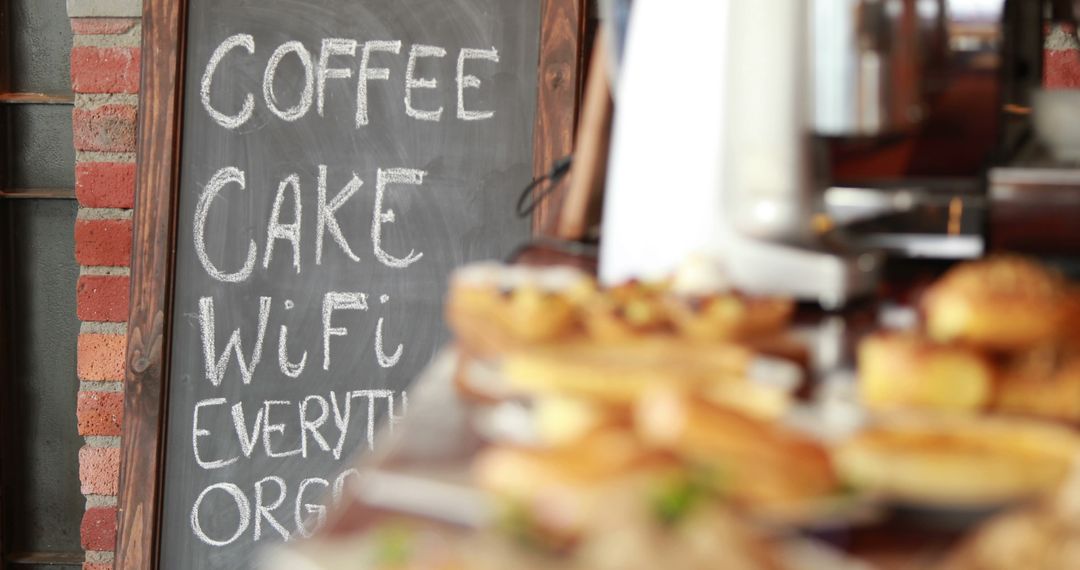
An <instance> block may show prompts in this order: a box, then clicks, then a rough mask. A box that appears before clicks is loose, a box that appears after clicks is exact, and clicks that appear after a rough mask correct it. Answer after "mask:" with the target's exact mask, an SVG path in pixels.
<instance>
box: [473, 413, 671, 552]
mask: <svg viewBox="0 0 1080 570" xmlns="http://www.w3.org/2000/svg"><path fill="white" fill-rule="evenodd" d="M677 468H678V465H677V463H675V462H674V461H673V460H672V459H671V458H669V457H667V456H665V455H664V454H661V453H658V452H655V451H651V450H648V449H646V448H645V447H643V446H642V445H641V443H640V442H639V441H637V439H636V438H635V437H634V436H633V434H632V433H631V432H628V431H625V430H606V431H601V432H597V433H592V434H590V435H588V436H586V437H584V438H581V439H579V440H577V441H575V442H573V443H571V444H570V445H566V446H562V447H556V448H544V449H530V448H515V447H509V446H503V447H492V448H489V449H487V450H485V451H483V452H481V454H480V455H479V456H478V457H477V459H476V461H475V462H474V463H473V472H474V477H475V480H476V483H477V485H478V486H479V487H480V488H482V489H484V490H486V491H488V492H490V493H492V494H493V495H494V496H495V497H497V498H498V499H499V500H500V501H501V502H502V503H503V504H504V505H505V510H506V513H505V514H504V517H512V518H513V519H514V520H512V521H509V522H512V523H514V524H518V525H527V528H526V529H521V530H523V531H528V532H529V534H530V535H532V536H531V538H532V539H534V540H540V541H543V542H544V543H545V544H546V545H547V546H548V547H552V548H558V547H560V546H569V545H570V544H572V543H573V542H574V541H576V540H577V539H579V538H580V536H582V535H583V534H585V533H586V532H588V530H589V529H590V528H591V527H592V526H593V525H594V524H595V523H596V521H597V520H598V519H599V518H600V517H602V514H603V512H604V511H605V509H608V508H610V507H611V505H610V504H608V501H607V496H608V495H609V494H610V493H616V492H618V489H621V488H627V487H629V488H633V489H637V490H638V491H640V493H639V496H640V495H643V494H644V492H645V489H647V488H649V486H650V485H651V484H652V483H653V482H656V481H660V480H662V479H663V478H665V477H667V476H670V475H671V474H674V473H676V472H677Z"/></svg>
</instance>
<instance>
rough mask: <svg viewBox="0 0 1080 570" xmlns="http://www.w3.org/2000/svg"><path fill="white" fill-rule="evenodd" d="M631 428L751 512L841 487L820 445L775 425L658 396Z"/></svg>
mask: <svg viewBox="0 0 1080 570" xmlns="http://www.w3.org/2000/svg"><path fill="white" fill-rule="evenodd" d="M636 424H637V427H638V433H639V434H640V435H641V437H642V439H643V440H644V441H646V442H648V443H650V444H652V445H654V446H657V447H658V448H660V449H664V450H667V451H669V452H671V453H674V454H676V455H678V456H679V457H681V458H683V459H684V460H685V461H687V462H688V463H689V464H691V465H698V466H704V467H705V468H706V469H707V471H709V472H712V473H714V474H716V476H717V477H718V478H719V479H718V480H719V481H720V482H721V484H722V488H723V490H724V492H726V493H729V494H730V498H731V499H733V500H734V501H735V502H736V503H738V504H741V505H743V506H746V507H748V508H750V509H761V510H765V511H770V510H777V511H779V510H783V508H785V507H792V506H797V505H799V504H800V503H806V502H808V501H814V500H818V499H822V498H824V497H827V496H829V495H832V494H834V493H836V492H837V490H838V488H839V480H838V479H837V477H836V474H835V472H834V470H833V467H832V461H831V459H830V457H829V454H828V452H827V451H826V450H825V449H824V447H822V446H821V445H820V444H818V443H817V442H815V441H812V440H810V439H809V438H807V437H805V436H802V435H800V434H797V433H795V432H792V431H790V430H788V429H785V428H783V427H781V426H780V425H778V424H776V423H774V422H769V421H762V420H758V419H754V418H751V417H749V416H747V415H744V414H741V413H738V412H735V411H732V410H729V409H725V408H722V407H720V406H716V405H712V404H709V403H706V402H703V401H701V400H698V399H695V398H687V397H684V396H683V395H680V394H677V393H674V392H670V391H658V392H654V393H652V394H650V395H648V396H647V397H645V398H643V399H642V400H641V402H640V403H639V405H638V410H637V413H636Z"/></svg>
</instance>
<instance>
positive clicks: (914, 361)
mask: <svg viewBox="0 0 1080 570" xmlns="http://www.w3.org/2000/svg"><path fill="white" fill-rule="evenodd" d="M858 365H859V395H860V397H861V399H862V401H863V403H864V404H865V405H866V406H867V407H868V408H870V409H873V410H891V409H903V408H915V409H918V408H925V409H932V410H942V411H975V410H979V409H981V408H983V407H985V406H986V405H987V404H988V403H989V402H990V399H991V396H992V391H993V381H994V373H993V370H992V368H991V366H990V364H989V363H988V362H987V361H986V359H985V358H984V357H983V356H982V355H980V354H979V353H978V352H976V351H974V350H972V349H970V348H967V347H964V346H958V345H945V344H938V343H935V342H933V341H930V340H927V339H924V338H921V337H919V336H916V335H914V334H908V333H878V334H874V335H872V336H870V337H867V338H866V339H864V340H863V341H862V342H861V343H860V345H859V350H858Z"/></svg>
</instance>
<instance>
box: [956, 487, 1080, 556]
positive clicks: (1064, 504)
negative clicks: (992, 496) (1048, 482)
mask: <svg viewBox="0 0 1080 570" xmlns="http://www.w3.org/2000/svg"><path fill="white" fill-rule="evenodd" d="M1076 467H1077V466H1076V465H1074V467H1073V469H1072V473H1071V475H1070V476H1069V477H1068V479H1067V481H1066V483H1065V484H1064V485H1062V486H1061V487H1060V488H1059V489H1057V490H1056V491H1055V492H1054V493H1053V494H1052V495H1050V496H1048V497H1046V498H1045V499H1044V500H1042V501H1040V502H1039V503H1037V504H1035V505H1029V506H1027V507H1024V508H1021V509H1018V510H1013V511H1011V512H1007V513H1005V514H1003V515H1000V516H998V517H995V518H994V519H992V520H991V521H990V522H988V523H986V524H984V525H982V526H981V527H980V528H979V529H978V530H977V531H976V532H975V533H974V534H973V535H972V536H971V537H970V538H969V539H967V540H965V541H964V543H963V544H962V545H961V546H960V548H958V549H957V550H956V552H954V553H953V554H952V555H951V556H950V557H949V559H948V560H947V561H946V563H945V564H944V565H943V566H942V567H941V570H1014V569H1017V568H1023V569H1024V570H1064V569H1066V568H1068V569H1072V568H1080V470H1078V469H1077V468H1076Z"/></svg>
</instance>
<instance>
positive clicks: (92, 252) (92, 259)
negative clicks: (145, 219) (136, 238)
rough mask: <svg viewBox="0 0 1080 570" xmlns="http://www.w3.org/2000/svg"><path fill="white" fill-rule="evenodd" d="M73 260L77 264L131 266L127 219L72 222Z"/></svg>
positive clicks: (129, 233) (129, 222) (129, 229)
mask: <svg viewBox="0 0 1080 570" xmlns="http://www.w3.org/2000/svg"><path fill="white" fill-rule="evenodd" d="M75 260H76V261H78V262H79V264H80V265H108V266H114V267H116V266H122V267H127V266H129V265H131V220H76V221H75Z"/></svg>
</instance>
